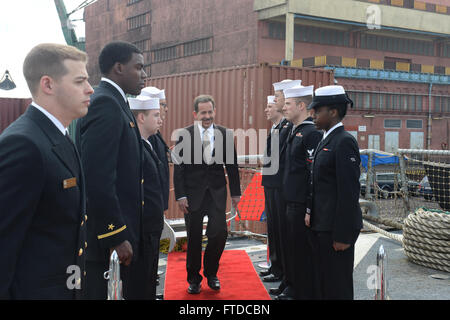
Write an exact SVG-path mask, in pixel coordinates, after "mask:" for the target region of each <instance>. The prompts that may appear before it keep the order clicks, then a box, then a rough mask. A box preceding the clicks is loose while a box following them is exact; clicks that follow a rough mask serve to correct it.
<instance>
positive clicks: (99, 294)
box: [86, 257, 147, 300]
mask: <svg viewBox="0 0 450 320" xmlns="http://www.w3.org/2000/svg"><path fill="white" fill-rule="evenodd" d="M108 270H109V261H86V282H87V283H86V289H87V294H86V299H89V300H106V299H107V290H108V280H105V278H104V277H103V274H104V273H105V272H106V271H108ZM144 278H145V261H144V259H143V258H142V257H138V258H137V259H135V260H134V261H133V262H131V264H130V265H129V266H127V267H126V266H124V265H122V264H121V265H120V280H122V295H123V298H124V299H125V300H142V299H145V291H146V290H147V289H146V285H147V284H146V283H145V282H144V281H143V279H144Z"/></svg>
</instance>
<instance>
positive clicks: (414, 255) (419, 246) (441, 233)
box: [364, 208, 450, 272]
mask: <svg viewBox="0 0 450 320" xmlns="http://www.w3.org/2000/svg"><path fill="white" fill-rule="evenodd" d="M364 219H367V220H372V221H375V222H381V223H383V224H384V225H387V226H392V224H395V226H394V227H395V228H399V226H401V229H403V235H398V234H393V233H390V232H387V231H385V230H383V229H381V228H379V227H377V226H375V225H373V224H371V223H369V222H367V221H364V225H365V226H366V227H367V228H369V229H371V230H374V231H376V232H379V233H381V234H383V235H385V236H386V237H388V238H391V239H393V240H396V241H398V242H400V243H401V244H402V246H403V249H404V250H405V254H406V256H407V257H408V258H409V259H410V260H411V261H412V262H414V263H416V264H419V265H422V266H425V267H428V268H432V269H436V270H441V271H445V272H450V213H448V212H439V211H437V210H429V209H426V208H418V209H416V211H415V212H414V213H410V214H409V215H408V217H407V218H406V219H405V220H404V221H403V224H402V225H401V224H399V223H392V224H391V223H390V222H389V221H388V220H387V219H379V218H378V219H377V218H373V217H371V216H367V215H364ZM380 220H383V221H380Z"/></svg>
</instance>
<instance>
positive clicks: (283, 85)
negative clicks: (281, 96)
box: [273, 79, 302, 91]
mask: <svg viewBox="0 0 450 320" xmlns="http://www.w3.org/2000/svg"><path fill="white" fill-rule="evenodd" d="M301 85H302V80H290V79H286V80H283V81H281V82H275V83H274V84H273V89H274V90H275V91H283V90H285V89H289V88H293V87H298V86H301Z"/></svg>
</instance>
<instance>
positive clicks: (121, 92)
mask: <svg viewBox="0 0 450 320" xmlns="http://www.w3.org/2000/svg"><path fill="white" fill-rule="evenodd" d="M101 81H105V82H108V83H109V84H110V85H112V86H113V87H114V88H116V89H117V90H118V91H119V92H120V94H121V95H122V97H123V99H124V100H125V102H126V103H128V99H127V96H126V95H125V92H124V91H123V90H122V88H121V87H119V85H118V84H117V83H115V82H114V81H112V80H110V79H108V78H105V77H102V78H101Z"/></svg>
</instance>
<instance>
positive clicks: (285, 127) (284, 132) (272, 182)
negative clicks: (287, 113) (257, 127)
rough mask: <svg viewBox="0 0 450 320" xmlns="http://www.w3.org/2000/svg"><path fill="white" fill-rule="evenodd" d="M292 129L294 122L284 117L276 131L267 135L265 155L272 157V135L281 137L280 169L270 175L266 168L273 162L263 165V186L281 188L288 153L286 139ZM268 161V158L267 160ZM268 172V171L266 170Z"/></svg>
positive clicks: (279, 150)
mask: <svg viewBox="0 0 450 320" xmlns="http://www.w3.org/2000/svg"><path fill="white" fill-rule="evenodd" d="M291 129H292V123H290V122H289V121H287V120H286V119H283V120H282V121H281V122H280V123H279V124H278V125H277V126H276V127H275V131H274V132H273V133H270V134H269V135H268V136H267V142H266V143H267V145H266V151H265V156H266V157H267V158H269V159H270V157H271V155H272V150H271V149H272V148H271V147H272V137H273V136H274V135H278V139H279V149H278V152H279V153H278V155H279V158H278V161H279V162H278V166H279V167H278V171H277V172H276V174H273V175H269V174H265V172H264V171H265V169H264V168H267V167H270V166H271V164H272V162H271V161H270V160H269V162H268V163H266V164H264V165H263V175H262V181H261V184H262V186H263V187H266V188H281V184H282V181H283V172H284V167H285V155H286V140H287V137H288V136H289V132H290V131H291ZM266 161H267V160H266ZM266 172H267V171H266Z"/></svg>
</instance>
